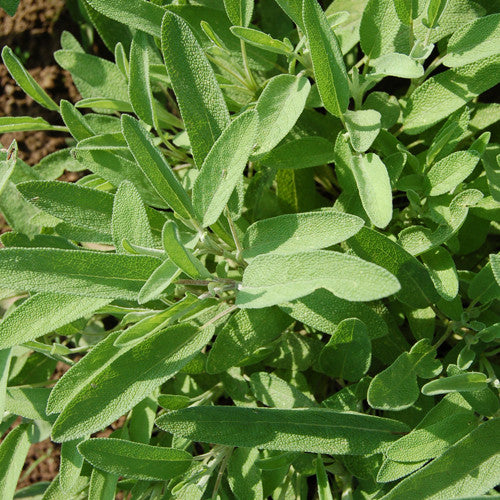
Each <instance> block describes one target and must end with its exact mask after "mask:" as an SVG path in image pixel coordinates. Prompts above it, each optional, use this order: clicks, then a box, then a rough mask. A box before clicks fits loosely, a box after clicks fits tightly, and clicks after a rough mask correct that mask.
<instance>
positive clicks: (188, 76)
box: [161, 12, 230, 166]
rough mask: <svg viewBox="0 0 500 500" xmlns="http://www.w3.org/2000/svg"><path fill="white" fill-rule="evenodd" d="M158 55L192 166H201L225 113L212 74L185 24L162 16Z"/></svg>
mask: <svg viewBox="0 0 500 500" xmlns="http://www.w3.org/2000/svg"><path fill="white" fill-rule="evenodd" d="M161 39H162V52H163V57H164V59H165V64H166V66H167V70H168V74H169V77H170V80H171V82H172V88H173V89H174V92H175V95H176V97H177V102H178V103H179V109H180V112H181V115H182V119H183V120H184V124H185V126H186V131H187V133H188V136H189V142H190V143H191V148H192V151H193V157H194V160H195V163H196V165H198V166H201V165H202V163H203V160H204V159H205V157H206V156H207V154H208V152H209V151H210V149H211V148H212V145H213V144H214V142H215V141H216V140H217V138H218V137H219V135H220V134H221V132H222V130H224V129H225V128H226V127H227V126H228V125H229V121H230V120H229V112H228V110H227V106H226V103H225V101H224V96H223V95H222V91H221V89H220V88H219V85H218V83H217V80H216V78H215V74H214V72H213V69H212V67H211V66H210V63H209V62H208V60H207V58H206V56H205V54H204V52H203V50H202V48H201V47H200V45H199V44H198V42H197V41H196V39H195V37H194V35H193V33H192V32H191V30H190V28H189V26H188V24H187V23H186V22H185V21H184V20H183V19H182V18H181V17H179V16H178V15H176V14H173V13H172V12H165V15H164V17H163V23H162V37H161Z"/></svg>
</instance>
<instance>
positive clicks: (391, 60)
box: [370, 53, 424, 78]
mask: <svg viewBox="0 0 500 500" xmlns="http://www.w3.org/2000/svg"><path fill="white" fill-rule="evenodd" d="M370 66H371V67H372V68H373V69H374V70H375V71H374V72H375V74H377V75H387V76H396V77H398V78H420V77H421V76H423V75H424V67H423V66H422V65H421V64H420V63H418V62H417V61H415V60H414V59H412V58H411V57H410V56H407V55H406V54H398V53H392V54H384V55H383V56H380V57H377V59H374V60H373V61H370Z"/></svg>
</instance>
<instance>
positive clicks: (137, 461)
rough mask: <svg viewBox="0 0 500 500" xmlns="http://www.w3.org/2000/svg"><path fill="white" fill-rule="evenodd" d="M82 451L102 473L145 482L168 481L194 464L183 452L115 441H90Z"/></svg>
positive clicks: (187, 454) (79, 447) (108, 439)
mask: <svg viewBox="0 0 500 500" xmlns="http://www.w3.org/2000/svg"><path fill="white" fill-rule="evenodd" d="M63 446H64V444H63ZM78 451H79V452H80V453H81V454H82V455H83V457H84V458H85V460H86V461H87V462H89V463H90V464H92V465H93V466H94V467H97V468H98V469H101V470H103V471H106V472H109V473H111V474H114V475H117V476H125V477H130V478H133V479H140V480H142V481H168V480H169V479H172V478H174V477H176V476H179V475H181V474H182V473H183V472H185V471H186V470H187V469H188V468H189V466H190V465H191V462H192V457H191V455H190V454H189V453H188V452H186V451H183V450H176V449H175V448H163V447H159V446H150V445H147V444H142V443H133V442H131V441H126V440H123V439H113V438H96V439H88V440H87V441H84V442H83V443H81V444H80V445H79V446H78Z"/></svg>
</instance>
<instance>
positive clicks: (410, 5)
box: [394, 0, 423, 26]
mask: <svg viewBox="0 0 500 500" xmlns="http://www.w3.org/2000/svg"><path fill="white" fill-rule="evenodd" d="M421 5H422V7H423V4H421ZM394 7H395V9H396V12H397V14H398V17H399V19H400V20H401V22H402V23H403V24H406V25H407V26H410V25H411V23H412V22H413V20H414V19H416V18H417V17H418V15H419V3H418V0H394Z"/></svg>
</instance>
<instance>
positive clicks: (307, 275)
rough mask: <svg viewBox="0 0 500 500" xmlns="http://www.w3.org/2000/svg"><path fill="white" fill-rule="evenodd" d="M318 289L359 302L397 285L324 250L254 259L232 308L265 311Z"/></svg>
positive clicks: (385, 275)
mask: <svg viewBox="0 0 500 500" xmlns="http://www.w3.org/2000/svg"><path fill="white" fill-rule="evenodd" d="M318 288H326V289H327V290H329V291H331V292H332V293H333V294H335V295H337V296H338V297H340V298H344V299H347V300H351V301H355V302H357V301H361V302H363V301H369V300H376V299H378V298H381V297H387V296H388V295H392V294H394V293H396V292H397V291H398V290H399V288H400V285H399V282H398V280H397V279H396V278H395V277H394V276H393V275H392V274H390V273H389V272H387V271H385V270H384V269H382V268H381V267H379V266H376V265H374V264H371V263H369V262H366V261H363V260H361V259H359V258H357V257H354V256H352V255H346V254H342V253H338V252H328V251H325V250H316V251H312V252H302V253H296V254H291V255H275V254H267V255H260V256H259V257H256V258H255V259H254V260H253V261H252V262H251V263H250V265H249V266H248V267H247V268H246V269H245V273H244V275H243V282H242V284H241V285H240V287H239V291H238V295H237V298H236V304H237V305H238V306H239V307H241V308H260V307H268V306H271V305H275V304H282V303H283V302H287V301H290V300H293V299H297V298H299V297H303V296H304V295H308V294H310V293H312V292H314V290H316V289H318Z"/></svg>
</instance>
